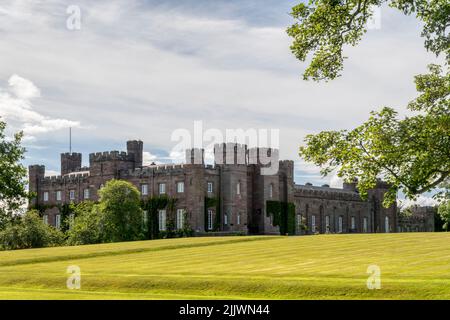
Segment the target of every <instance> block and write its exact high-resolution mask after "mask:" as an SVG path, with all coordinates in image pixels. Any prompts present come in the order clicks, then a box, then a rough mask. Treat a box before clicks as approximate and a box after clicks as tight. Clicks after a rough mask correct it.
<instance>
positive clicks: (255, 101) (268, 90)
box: [0, 0, 435, 201]
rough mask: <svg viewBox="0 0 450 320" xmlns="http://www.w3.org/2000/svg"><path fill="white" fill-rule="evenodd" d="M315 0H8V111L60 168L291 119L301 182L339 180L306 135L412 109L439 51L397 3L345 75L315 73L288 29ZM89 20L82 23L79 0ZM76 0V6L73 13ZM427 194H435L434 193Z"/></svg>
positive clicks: (1, 18) (288, 145)
mask: <svg viewBox="0 0 450 320" xmlns="http://www.w3.org/2000/svg"><path fill="white" fill-rule="evenodd" d="M299 1H301V0H295V1H294V0H276V1H275V0H268V1H257V0H248V1H246V0H239V1H234V0H228V1H225V0H215V1H210V0H209V1H208V0H195V1H193V0H189V1H188V0H186V1H179V0H171V1H138V0H123V1H122V0H109V1H95V2H94V1H79V0H71V1H53V0H46V1H43V0H42V1H40V0H36V1H23V0H13V1H9V0H1V1H0V116H1V117H2V118H3V119H6V121H7V123H8V132H9V134H12V133H13V132H15V131H18V130H23V131H24V133H25V139H24V144H25V146H26V148H27V153H26V159H25V160H24V164H26V165H29V164H44V165H45V166H46V170H47V174H48V175H52V174H57V173H58V172H59V170H60V157H59V154H60V153H62V152H68V151H69V127H72V150H73V151H76V152H82V153H83V164H84V165H88V163H87V162H88V154H89V153H91V152H99V151H108V150H124V149H125V148H126V145H125V143H126V141H127V140H130V139H141V140H142V141H143V142H144V151H145V154H144V160H145V162H146V163H149V162H151V161H156V162H162V163H165V162H177V160H178V159H174V158H173V157H174V153H173V152H172V151H173V148H174V146H175V145H176V144H177V142H174V141H172V139H171V136H172V134H173V132H174V131H175V130H176V129H180V128H184V129H187V130H190V131H192V130H193V127H194V121H202V124H203V127H204V129H205V130H206V129H218V130H221V131H222V132H225V130H226V129H238V128H242V129H244V130H247V129H250V128H254V129H267V130H274V129H278V130H279V133H280V140H279V148H280V157H281V158H282V159H291V160H294V161H295V180H296V182H297V183H300V184H304V183H306V182H311V183H313V184H314V185H322V184H325V183H327V184H331V185H332V186H339V185H340V184H341V181H340V179H339V178H337V177H336V176H335V175H330V176H327V177H321V176H320V173H319V168H317V167H315V166H313V165H311V164H308V163H305V162H304V161H303V160H302V159H300V158H299V156H298V147H299V145H301V144H302V143H303V139H304V137H305V135H306V134H309V133H317V132H320V131H322V130H339V129H351V128H353V127H355V126H357V125H358V124H360V123H361V122H362V121H364V120H366V119H367V117H368V115H369V112H370V111H371V110H378V109H380V108H381V107H383V106H391V107H394V108H396V109H397V110H398V111H399V113H400V115H404V114H406V108H405V106H406V104H407V103H408V101H410V100H412V99H413V98H414V97H415V96H416V92H415V87H414V83H413V76H414V75H416V74H419V73H423V72H425V71H426V66H427V64H429V63H432V62H434V61H435V58H434V56H433V55H431V54H430V53H427V52H426V51H425V49H424V47H423V39H422V38H421V37H420V31H421V30H420V25H419V24H418V22H417V20H416V19H415V18H414V17H406V16H404V15H403V14H402V13H400V12H398V11H397V10H395V9H391V8H388V7H383V8H382V9H381V11H380V20H379V28H375V29H374V28H372V29H370V30H368V32H367V34H366V35H365V36H364V39H363V40H362V41H361V43H360V44H359V45H358V46H357V47H350V48H346V49H345V51H344V53H345V55H346V56H348V59H346V61H345V64H344V71H343V74H342V77H340V78H338V79H336V80H334V81H331V82H328V83H316V82H312V81H304V80H302V77H301V75H302V71H303V70H304V69H305V68H306V64H305V63H302V62H300V61H298V60H296V59H295V57H294V56H293V55H292V54H291V52H290V49H289V45H290V43H291V39H290V38H289V37H288V36H287V34H286V28H287V27H288V26H289V25H290V24H292V23H293V22H294V21H293V19H292V17H291V16H290V15H289V12H290V10H291V8H292V6H294V5H295V4H297V3H298V2H299ZM73 5H75V6H77V8H79V10H80V11H79V12H80V17H81V21H80V28H79V29H77V28H75V29H73V28H70V27H69V28H68V19H69V21H73V20H70V19H71V18H72V17H73V11H71V9H70V6H73ZM68 9H69V12H68ZM424 199H425V200H424V201H428V200H427V199H428V198H427V197H425V198H424Z"/></svg>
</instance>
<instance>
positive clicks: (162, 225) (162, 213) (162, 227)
mask: <svg viewBox="0 0 450 320" xmlns="http://www.w3.org/2000/svg"><path fill="white" fill-rule="evenodd" d="M158 223H159V231H166V210H159V211H158Z"/></svg>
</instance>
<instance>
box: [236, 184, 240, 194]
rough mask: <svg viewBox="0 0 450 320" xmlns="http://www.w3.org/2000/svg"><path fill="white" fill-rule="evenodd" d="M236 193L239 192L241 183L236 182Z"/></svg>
mask: <svg viewBox="0 0 450 320" xmlns="http://www.w3.org/2000/svg"><path fill="white" fill-rule="evenodd" d="M236 194H241V183H240V182H238V184H237V185H236Z"/></svg>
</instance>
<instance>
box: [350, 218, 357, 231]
mask: <svg viewBox="0 0 450 320" xmlns="http://www.w3.org/2000/svg"><path fill="white" fill-rule="evenodd" d="M351 225H352V230H355V229H356V221H355V217H352V218H351Z"/></svg>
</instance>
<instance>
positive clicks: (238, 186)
mask: <svg viewBox="0 0 450 320" xmlns="http://www.w3.org/2000/svg"><path fill="white" fill-rule="evenodd" d="M213 186H214V185H213V183H212V182H208V183H207V191H208V193H212V192H213V191H214V189H213ZM271 190H272V185H270V197H272V191H271ZM158 192H159V194H166V184H165V183H159V184H158ZM177 193H184V182H182V181H180V182H177ZM141 194H142V195H143V196H146V195H148V184H142V185H141ZM236 194H241V184H240V183H237V184H236ZM83 197H84V199H85V200H87V199H89V198H90V191H89V189H84V190H83ZM55 198H56V201H62V191H61V190H58V191H56V192H55ZM69 199H70V200H75V190H69ZM47 201H49V192H48V191H45V192H44V202H47Z"/></svg>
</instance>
